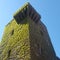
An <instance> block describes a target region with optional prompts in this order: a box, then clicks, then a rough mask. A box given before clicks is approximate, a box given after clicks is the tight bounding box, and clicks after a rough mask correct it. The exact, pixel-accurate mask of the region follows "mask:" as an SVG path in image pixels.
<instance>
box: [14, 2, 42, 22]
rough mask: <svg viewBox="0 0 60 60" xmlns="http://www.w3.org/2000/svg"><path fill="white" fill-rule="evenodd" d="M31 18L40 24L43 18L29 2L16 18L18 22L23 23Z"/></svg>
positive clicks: (18, 12)
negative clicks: (25, 19)
mask: <svg viewBox="0 0 60 60" xmlns="http://www.w3.org/2000/svg"><path fill="white" fill-rule="evenodd" d="M26 17H30V18H31V19H32V20H33V21H35V22H38V21H39V20H40V18H41V16H40V15H39V14H38V13H37V11H36V10H35V9H34V8H33V7H32V6H31V4H30V3H29V2H27V3H26V4H25V5H24V6H23V7H22V8H20V9H19V10H18V11H17V12H16V13H15V14H14V18H15V19H16V20H18V21H19V20H20V21H22V20H23V19H24V18H26Z"/></svg>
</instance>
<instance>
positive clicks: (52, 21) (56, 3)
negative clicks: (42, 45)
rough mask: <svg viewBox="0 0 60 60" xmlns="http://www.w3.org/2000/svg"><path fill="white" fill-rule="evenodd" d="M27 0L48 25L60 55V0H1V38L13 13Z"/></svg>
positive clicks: (56, 50) (55, 47)
mask: <svg viewBox="0 0 60 60" xmlns="http://www.w3.org/2000/svg"><path fill="white" fill-rule="evenodd" d="M26 2H30V3H31V5H32V6H33V7H34V8H35V9H36V10H37V11H38V12H39V14H40V15H41V17H42V19H41V20H42V22H43V23H44V24H45V25H46V26H47V29H48V32H49V35H50V38H51V41H52V44H53V47H54V49H55V52H56V55H57V56H58V57H60V0H0V40H1V38H2V34H3V31H4V27H5V25H6V24H7V23H8V22H9V21H11V20H12V18H13V14H14V13H15V12H16V11H17V10H18V9H19V8H20V7H21V6H22V5H24V4H25V3H26Z"/></svg>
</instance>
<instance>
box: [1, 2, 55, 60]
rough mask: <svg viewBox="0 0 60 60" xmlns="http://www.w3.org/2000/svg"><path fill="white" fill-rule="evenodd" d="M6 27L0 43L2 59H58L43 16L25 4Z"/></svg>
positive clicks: (28, 4)
mask: <svg viewBox="0 0 60 60" xmlns="http://www.w3.org/2000/svg"><path fill="white" fill-rule="evenodd" d="M13 17H14V18H13V19H12V21H11V22H10V23H8V24H7V25H6V27H5V31H4V35H3V38H2V41H1V45H0V60H56V55H55V52H54V49H53V46H52V43H51V41H50V37H49V35H48V32H47V29H46V26H45V25H44V24H43V23H42V22H41V16H40V15H39V14H38V13H37V12H36V10H35V9H34V8H33V7H32V6H31V5H30V3H27V4H25V5H24V6H23V7H22V8H21V9H19V10H18V11H17V12H16V13H15V14H14V16H13Z"/></svg>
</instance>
